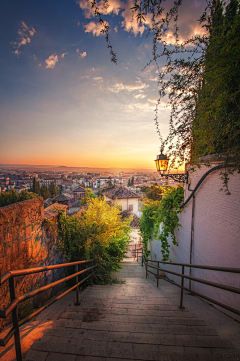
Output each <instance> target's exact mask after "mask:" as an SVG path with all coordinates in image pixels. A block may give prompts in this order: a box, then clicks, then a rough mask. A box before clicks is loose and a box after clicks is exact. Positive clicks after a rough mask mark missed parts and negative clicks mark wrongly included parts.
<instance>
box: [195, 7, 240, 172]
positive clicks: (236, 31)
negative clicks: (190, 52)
mask: <svg viewBox="0 0 240 361" xmlns="http://www.w3.org/2000/svg"><path fill="white" fill-rule="evenodd" d="M209 33H210V37H209V45H208V47H207V50H206V55H205V65H204V67H205V68H204V72H203V76H202V79H201V87H200V89H199V92H198V100H197V104H196V117H195V119H194V121H193V143H192V160H194V159H195V158H197V157H199V156H204V155H207V154H216V153H220V154H224V155H225V157H226V162H227V161H228V162H229V163H235V166H236V168H238V169H239V170H240V78H239V74H240V60H239V59H240V46H239V44H240V12H239V2H238V1H237V0H231V1H230V3H229V4H228V6H227V7H226V11H225V12H224V10H223V4H222V2H221V1H216V3H215V6H214V7H213V8H212V13H211V23H210V24H209Z"/></svg>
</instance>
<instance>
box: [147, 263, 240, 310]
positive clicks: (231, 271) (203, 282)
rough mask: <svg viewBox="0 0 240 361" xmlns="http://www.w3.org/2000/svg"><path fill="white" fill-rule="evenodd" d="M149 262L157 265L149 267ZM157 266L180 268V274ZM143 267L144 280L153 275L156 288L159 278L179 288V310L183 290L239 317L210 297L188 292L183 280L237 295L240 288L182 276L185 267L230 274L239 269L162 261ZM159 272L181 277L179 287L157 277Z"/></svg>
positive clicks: (181, 306)
mask: <svg viewBox="0 0 240 361" xmlns="http://www.w3.org/2000/svg"><path fill="white" fill-rule="evenodd" d="M149 262H152V263H157V266H154V265H151V264H149ZM159 264H170V265H176V266H181V267H182V273H178V272H173V271H169V270H166V269H164V268H161V267H159ZM145 266H146V278H147V277H148V273H151V274H153V275H154V276H156V278H157V287H158V280H159V278H162V279H164V280H165V281H167V282H170V283H172V284H174V285H175V286H177V287H180V288H181V294H180V306H179V308H184V307H183V290H185V291H188V292H190V293H191V294H193V295H196V296H198V297H201V298H203V299H205V300H207V301H209V302H211V303H214V304H215V305H218V306H220V307H222V308H225V309H226V310H228V311H231V312H233V313H235V314H237V315H240V311H239V310H236V309H234V308H232V307H230V306H227V305H225V304H223V303H221V302H218V301H216V300H213V299H212V298H210V297H207V296H205V295H203V294H201V293H198V292H195V291H193V290H192V289H191V290H190V288H187V287H185V286H184V279H185V278H186V279H189V280H190V281H195V282H199V283H202V284H204V285H208V286H212V287H215V288H219V289H222V290H225V291H229V292H233V293H238V294H240V288H235V287H231V286H227V285H222V284H220V283H215V282H210V281H206V280H204V279H200V278H196V277H192V276H187V275H185V274H184V270H185V267H191V268H200V269H204V270H211V271H220V272H230V273H240V268H228V267H214V266H202V265H195V264H188V263H176V262H163V261H155V260H148V261H146V262H145ZM148 267H150V268H153V269H156V270H157V273H154V272H151V271H149V270H148ZM159 271H164V272H166V273H170V274H173V275H175V276H179V277H181V285H178V284H177V283H175V282H174V281H171V280H169V279H167V278H165V277H163V276H161V275H159Z"/></svg>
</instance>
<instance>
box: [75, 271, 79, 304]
mask: <svg viewBox="0 0 240 361" xmlns="http://www.w3.org/2000/svg"><path fill="white" fill-rule="evenodd" d="M77 272H78V264H76V265H75V273H77ZM76 284H78V276H76ZM78 288H79V287H78V286H77V287H76V302H75V303H74V305H75V306H79V305H80V303H79V297H78V296H79V295H78Z"/></svg>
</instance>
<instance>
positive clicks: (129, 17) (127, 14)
mask: <svg viewBox="0 0 240 361" xmlns="http://www.w3.org/2000/svg"><path fill="white" fill-rule="evenodd" d="M134 4H135V3H134V1H133V0H129V1H128V2H127V3H126V5H125V6H124V7H125V10H124V11H123V12H122V14H121V15H122V17H123V21H122V22H121V25H122V27H124V30H125V31H127V32H129V33H130V32H131V33H133V34H134V35H135V36H137V35H138V33H139V34H140V36H142V34H143V32H144V30H146V26H145V25H150V23H151V15H150V14H148V15H146V16H145V20H146V21H145V22H144V23H142V24H139V22H138V21H137V18H136V13H135V11H133V10H131V8H132V7H133V6H134Z"/></svg>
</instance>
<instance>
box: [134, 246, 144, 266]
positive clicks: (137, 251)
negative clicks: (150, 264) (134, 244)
mask: <svg viewBox="0 0 240 361" xmlns="http://www.w3.org/2000/svg"><path fill="white" fill-rule="evenodd" d="M138 253H140V256H142V261H141V264H142V266H143V249H142V248H137V249H136V256H135V257H136V258H137V262H138V257H139V255H138Z"/></svg>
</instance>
